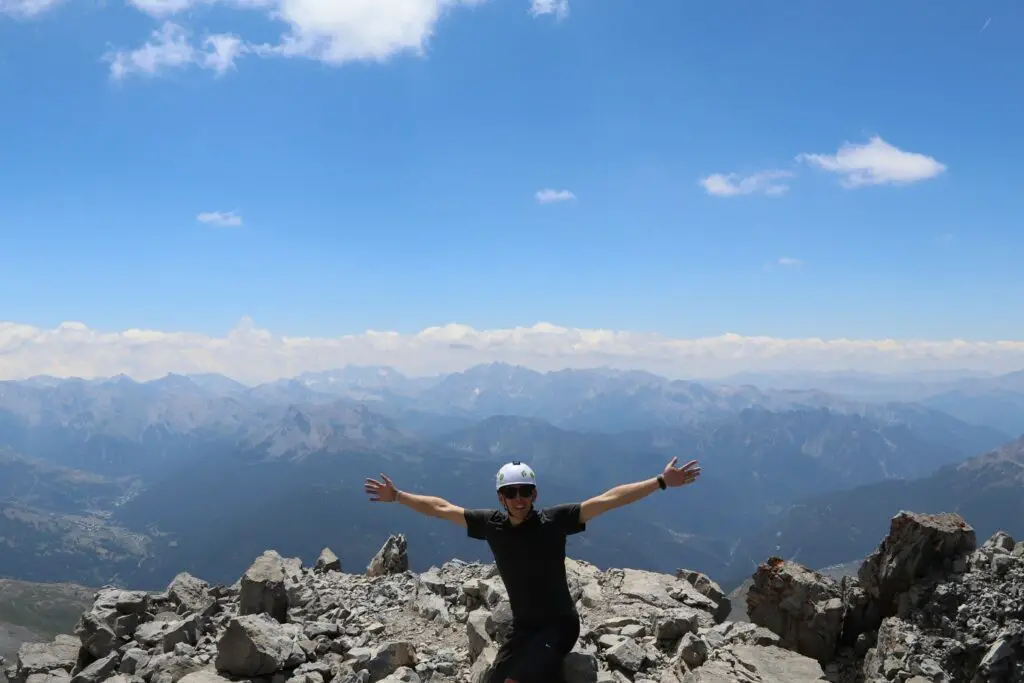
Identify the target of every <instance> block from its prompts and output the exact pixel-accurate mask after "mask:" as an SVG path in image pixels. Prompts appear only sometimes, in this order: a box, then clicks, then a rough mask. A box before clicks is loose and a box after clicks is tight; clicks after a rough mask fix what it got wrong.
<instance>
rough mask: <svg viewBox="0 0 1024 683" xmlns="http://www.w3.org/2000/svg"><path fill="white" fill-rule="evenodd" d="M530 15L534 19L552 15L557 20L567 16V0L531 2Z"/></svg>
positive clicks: (534, 0)
mask: <svg viewBox="0 0 1024 683" xmlns="http://www.w3.org/2000/svg"><path fill="white" fill-rule="evenodd" d="M530 14H532V15H533V16H535V17H539V16H543V15H545V14H553V15H555V17H556V18H557V19H565V18H566V17H567V16H569V0H532V1H531V3H530Z"/></svg>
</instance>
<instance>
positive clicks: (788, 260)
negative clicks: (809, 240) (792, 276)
mask: <svg viewBox="0 0 1024 683" xmlns="http://www.w3.org/2000/svg"><path fill="white" fill-rule="evenodd" d="M775 264H776V265H779V266H782V267H783V268H795V267H796V266H802V265H803V264H804V262H803V261H802V260H800V259H798V258H793V257H792V256H780V257H779V259H778V260H777V261H776V262H775Z"/></svg>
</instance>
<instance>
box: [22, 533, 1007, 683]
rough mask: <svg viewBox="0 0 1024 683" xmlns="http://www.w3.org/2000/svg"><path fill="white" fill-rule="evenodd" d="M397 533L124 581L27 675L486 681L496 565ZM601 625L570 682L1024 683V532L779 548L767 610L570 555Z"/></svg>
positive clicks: (26, 667)
mask: <svg viewBox="0 0 1024 683" xmlns="http://www.w3.org/2000/svg"><path fill="white" fill-rule="evenodd" d="M406 549H407V544H406V539H405V538H403V537H401V536H397V535H396V536H392V537H390V538H388V539H387V541H386V542H385V543H384V545H383V547H382V548H381V550H380V553H378V555H377V556H376V557H374V558H373V560H372V561H371V562H370V564H369V566H368V567H367V568H366V570H365V571H361V572H359V573H346V572H344V571H343V570H342V567H341V563H340V562H339V561H338V558H337V556H336V555H335V554H334V553H333V552H331V551H330V550H329V549H324V552H323V553H322V554H321V556H320V558H318V559H317V560H316V562H315V563H314V564H313V565H312V566H304V565H303V563H302V561H301V560H299V559H296V558H284V557H281V556H280V555H279V554H278V553H277V552H275V551H273V550H268V551H266V552H264V553H263V554H262V555H261V556H259V557H258V558H256V559H255V561H254V562H253V564H252V566H251V567H250V568H249V569H248V570H247V571H246V572H245V574H244V575H243V576H241V577H240V578H239V580H238V581H237V582H236V583H235V584H234V585H232V586H223V585H210V584H208V583H206V582H205V581H203V580H201V579H199V578H196V577H194V576H191V575H189V574H185V573H182V574H179V575H178V576H177V577H175V578H174V580H173V581H172V582H171V584H170V585H169V586H168V587H167V589H166V590H164V591H162V592H159V593H148V592H143V591H132V590H124V589H121V588H115V587H107V588H103V589H101V590H100V591H99V592H98V593H97V594H96V596H95V602H94V603H93V605H92V607H91V608H90V609H89V610H88V611H87V612H85V613H84V614H83V615H82V617H81V619H80V620H79V623H78V625H77V627H76V629H75V633H74V635H60V636H57V637H56V638H55V639H54V640H53V641H51V642H49V643H28V644H25V645H23V646H22V647H21V650H20V651H19V653H18V657H17V661H16V662H15V663H14V664H13V665H12V666H10V667H8V669H7V672H6V673H7V676H8V677H9V679H10V681H11V683H100V681H107V680H110V681H114V682H115V683H143V682H144V683H179V682H180V683H225V682H226V681H252V682H253V683H376V682H378V681H379V682H384V683H400V682H402V683H416V682H421V683H426V682H431V683H434V682H439V681H452V682H460V683H480V682H481V681H483V680H484V677H485V676H486V673H487V671H488V667H489V665H490V664H491V662H492V661H493V658H494V656H495V654H496V652H497V649H498V647H499V646H500V645H501V643H502V642H503V640H504V639H505V638H506V637H507V636H508V633H509V630H510V628H511V621H512V615H511V612H510V609H509V605H508V598H507V594H506V592H505V587H504V585H503V583H502V581H501V578H500V577H499V576H498V574H497V571H496V569H495V567H494V565H493V564H479V563H472V564H470V563H465V562H461V561H458V560H452V561H449V562H447V563H445V564H444V565H442V566H440V567H434V568H432V569H430V570H428V571H426V572H424V573H421V574H417V573H414V572H411V571H410V570H409V562H408V557H407V556H406ZM566 568H567V574H568V577H569V582H570V588H571V591H572V594H573V597H574V598H575V599H576V601H577V608H578V609H579V611H580V615H581V618H582V622H583V624H582V629H581V635H580V639H579V641H578V642H577V644H576V647H575V648H574V651H573V652H572V653H571V654H570V655H569V656H568V657H566V660H565V663H564V667H563V676H564V679H565V680H564V683H597V682H598V681H603V682H608V683H623V682H627V681H632V682H633V683H644V682H647V683H783V682H785V683H807V682H811V681H835V682H838V683H854V682H860V681H864V682H872V683H873V682H875V681H909V682H912V683H924V682H925V681H931V682H939V681H943V682H949V683H953V682H960V681H963V682H965V683H968V682H970V683H986V682H988V683H1010V682H1011V681H1022V680H1024V640H1022V637H1024V543H1015V542H1014V540H1013V539H1011V538H1010V537H1009V536H1007V535H1006V534H1002V533H1000V534H996V535H995V536H993V537H992V538H991V539H989V540H988V541H987V542H986V543H985V544H984V545H982V546H981V547H980V548H976V547H975V538H974V531H973V530H972V529H971V527H970V526H968V525H967V523H966V522H965V521H964V520H963V519H962V518H960V517H959V516H958V515H930V516H929V515H915V514H910V513H901V514H900V515H898V516H897V517H895V518H893V520H892V527H891V530H890V533H889V535H888V536H887V537H886V538H885V539H884V540H883V541H882V543H881V545H880V546H879V547H878V549H877V550H876V552H875V553H874V554H872V555H871V556H870V557H869V558H868V559H867V560H866V561H865V562H864V564H863V566H862V567H861V569H860V573H859V575H858V576H857V577H856V578H853V579H848V580H844V581H841V582H838V583H837V582H835V581H832V580H831V579H829V578H827V577H825V576H822V575H821V574H818V573H816V572H813V571H810V570H808V569H806V568H805V567H801V566H800V565H798V564H795V563H791V562H786V561H783V560H781V559H777V558H772V559H770V560H768V561H767V562H765V563H764V564H762V565H761V566H760V567H759V568H758V569H757V571H756V573H755V574H754V577H753V578H754V585H753V587H752V588H751V589H750V592H749V594H748V597H747V605H746V607H747V611H748V614H749V616H750V619H751V622H745V623H737V622H731V621H726V620H725V618H726V615H728V614H729V611H730V605H729V603H728V600H727V599H726V597H725V595H724V594H723V593H722V591H721V589H720V588H719V587H718V585H716V584H715V583H714V582H713V581H711V580H710V579H709V578H708V577H707V576H705V575H703V574H700V573H697V572H692V571H687V570H679V571H678V572H677V573H676V574H675V575H668V574H659V573H654V572H649V571H641V570H636V569H607V570H599V569H598V568H596V567H595V566H593V565H590V564H588V563H585V562H580V561H577V560H575V559H567V560H566Z"/></svg>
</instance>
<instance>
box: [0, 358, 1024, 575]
mask: <svg viewBox="0 0 1024 683" xmlns="http://www.w3.org/2000/svg"><path fill="white" fill-rule="evenodd" d="M977 391H980V390H977ZM981 393H984V392H981ZM979 405H980V404H979ZM985 415H988V414H987V413H986V414H985ZM1012 436H1013V435H1012V434H1010V433H1007V432H1004V431H1001V430H999V429H995V428H993V427H991V426H987V425H986V424H984V421H983V420H974V421H965V420H961V419H957V418H956V417H954V416H952V415H950V414H948V413H946V412H943V411H941V410H937V409H935V408H933V407H929V406H928V405H925V404H923V403H906V402H880V403H872V402H869V401H863V400H855V399H851V398H848V397H845V396H842V395H839V394H834V393H826V392H822V391H818V390H814V389H798V390H775V389H762V388H758V387H754V386H726V385H710V384H700V383H694V382H685V381H678V380H676V381H672V380H668V379H665V378H662V377H658V376H655V375H652V374H649V373H645V372H636V371H614V370H564V371H559V372H550V373H537V372H534V371H531V370H527V369H524V368H520V367H515V366H508V365H503V364H492V365H487V366H479V367H476V368H471V369H470V370H468V371H466V372H463V373H454V374H451V375H444V376H439V377H432V378H410V377H405V376H403V375H401V374H400V373H397V372H395V371H394V370H392V369H389V368H353V367H349V368H344V369H341V370H338V371H333V372H324V373H310V374H305V375H301V376H299V377H296V378H293V379H288V380H281V381H278V382H272V383H269V384H264V385H260V386H256V387H246V386H243V385H242V384H239V383H237V382H234V381H233V380H231V379H229V378H226V377H222V376H219V375H199V376H192V377H187V376H182V375H169V376H167V377H164V378H162V379H159V380H155V381H151V382H135V381H133V380H132V379H130V378H127V377H123V376H122V377H116V378H111V379H107V380H57V379H54V378H46V377H39V378H33V379H30V380H26V381H21V382H0V549H2V550H0V575H8V576H14V577H17V578H23V579H30V580H67V581H75V582H78V583H84V584H88V585H101V584H103V583H106V582H108V581H116V582H123V583H127V584H130V585H136V586H155V587H162V586H163V585H165V584H166V582H167V581H168V580H169V579H170V578H171V576H173V574H174V573H176V572H177V571H180V570H183V569H185V570H188V571H193V572H194V573H197V574H199V575H202V576H204V577H208V578H210V579H211V580H226V581H227V580H233V579H234V577H237V575H238V574H239V573H240V572H241V571H242V570H243V569H244V568H245V566H247V565H248V564H249V563H250V562H251V561H252V559H253V557H254V556H255V554H258V553H259V552H262V550H263V549H265V548H267V547H277V549H278V550H280V551H281V552H282V553H285V554H291V555H301V556H303V557H311V556H312V555H315V553H317V552H319V549H320V548H321V547H322V546H323V545H325V544H329V545H331V546H332V547H333V548H335V550H336V551H338V553H339V555H340V556H341V559H342V561H343V563H345V564H346V565H350V566H351V565H353V564H355V565H357V566H358V565H361V564H364V563H365V562H366V561H368V559H369V558H370V556H371V555H372V554H373V552H374V551H376V549H377V548H378V547H379V546H380V544H381V543H382V542H383V541H384V539H386V537H387V535H388V534H389V533H391V532H405V533H407V534H408V535H409V537H410V538H411V539H416V542H418V543H422V544H423V546H422V547H413V548H411V549H410V552H411V556H412V561H413V563H414V565H416V566H417V567H419V568H420V569H425V568H426V567H428V566H429V565H430V564H432V563H434V562H440V561H442V560H443V559H445V558H448V557H453V556H457V557H462V558H465V559H474V558H480V559H483V558H484V557H486V556H487V555H486V553H487V551H486V548H485V547H481V544H479V543H476V542H473V541H470V540H469V539H467V538H466V537H465V534H464V533H461V534H460V533H459V530H458V529H455V528H454V527H449V525H446V524H445V523H443V522H439V521H437V520H432V519H425V518H422V517H419V516H417V515H415V513H412V512H411V511H409V510H405V509H401V508H398V507H397V506H383V505H374V504H370V503H368V502H367V501H366V498H365V496H364V494H363V492H362V481H363V479H364V478H365V477H366V476H372V475H375V474H377V473H379V472H381V471H385V472H387V473H388V474H389V475H391V476H392V477H393V478H394V479H395V481H396V483H397V484H398V485H399V486H402V487H405V488H408V489H410V490H415V491H419V492H426V493H430V494H434V495H441V496H444V497H448V498H450V499H451V500H453V501H455V502H457V503H459V504H462V505H466V506H485V505H493V504H494V502H495V499H494V491H493V489H492V484H491V482H492V481H493V479H492V478H493V473H494V470H495V469H496V468H497V466H498V465H499V464H501V463H503V462H506V461H508V460H512V459H523V460H528V461H530V462H531V463H532V464H533V465H534V466H535V467H536V468H537V470H538V474H539V476H540V477H541V481H542V484H541V496H542V499H541V503H542V504H543V503H549V504H550V503H555V502H562V501H565V500H581V499H583V498H585V497H588V496H590V495H594V494H597V493H599V492H601V491H602V490H604V489H606V488H609V487H611V486H614V485H616V484H619V483H623V482H625V481H632V480H636V479H639V478H644V477H649V476H652V475H654V474H656V473H657V472H658V471H660V469H661V468H662V467H663V466H664V465H665V463H666V462H667V461H668V460H669V459H670V458H671V457H673V456H678V457H679V458H680V459H682V460H686V459H689V458H691V457H698V458H700V459H701V460H702V463H703V467H704V473H703V474H702V477H701V480H700V482H699V484H698V485H697V486H694V487H691V488H688V489H686V490H684V491H680V492H675V491H673V492H669V493H664V494H663V493H660V492H659V493H658V494H655V495H653V496H651V497H650V498H648V499H646V500H644V501H642V502H641V503H638V504H636V505H635V506H631V507H630V508H627V509H624V510H619V511H615V512H614V513H613V514H610V515H608V516H607V517H603V518H601V519H600V520H596V521H595V522H594V523H593V524H592V525H591V528H590V529H589V530H588V532H587V533H586V534H581V535H579V536H576V537H573V539H571V543H572V544H573V548H572V550H573V552H574V554H575V555H576V556H578V557H581V558H582V559H587V560H590V561H592V562H595V563H596V564H598V565H599V566H612V565H621V564H622V557H629V558H631V559H630V562H631V566H637V567H642V568H650V569H656V570H660V571H673V570H674V569H675V568H676V567H678V566H687V567H691V568H694V569H699V570H703V571H706V572H708V573H710V574H712V575H713V576H716V577H728V576H731V575H733V574H737V573H743V572H746V571H748V570H752V567H750V566H748V565H749V563H750V561H751V558H755V557H756V558H757V561H760V560H763V558H764V554H763V553H762V554H761V555H760V556H759V555H756V554H755V553H754V551H753V550H750V552H749V553H748V552H747V551H748V549H752V548H754V545H756V543H755V541H756V538H753V537H751V530H752V529H755V528H756V529H759V530H766V529H769V528H771V529H774V528H775V527H771V524H772V523H778V524H785V523H786V522H785V520H787V519H790V518H792V519H794V520H795V521H794V522H793V523H792V524H793V525H797V526H798V525H799V524H801V523H803V522H800V521H799V520H798V518H797V517H793V515H795V514H796V513H795V511H796V510H798V509H804V508H802V507H800V506H805V507H806V506H807V505H810V503H803V502H800V501H804V500H805V499H809V498H810V499H813V498H814V497H815V496H821V495H822V494H823V493H825V492H829V494H828V498H829V499H832V498H833V497H834V496H838V495H839V493H837V492H842V491H847V490H850V489H854V488H855V487H859V486H860V487H863V486H873V485H878V486H884V485H885V484H884V483H883V484H880V483H879V482H890V485H892V484H891V482H898V481H903V480H904V479H906V480H911V479H915V480H916V479H922V478H927V477H929V476H933V475H935V473H936V472H937V471H943V470H941V468H943V467H946V466H949V465H955V464H957V463H960V462H961V461H963V460H964V459H965V458H968V457H970V456H972V455H976V454H978V453H982V452H986V451H990V450H992V449H994V448H996V447H997V446H999V445H1001V444H1005V443H1007V442H1009V441H1010V440H1011V438H1012ZM970 488H971V487H970V486H967V487H966V489H964V490H967V489H970ZM1022 488H1024V487H1022ZM972 490H973V489H972ZM963 495H967V494H963ZM870 504H871V505H872V506H873V507H874V510H873V511H872V514H875V513H877V514H883V515H885V518H886V519H887V518H888V516H891V514H894V513H895V512H896V510H897V509H898V508H899V507H902V506H903V503H902V502H901V500H900V498H899V497H892V498H886V499H884V500H882V499H873V500H872V502H871V503H870ZM935 504H939V505H941V504H943V501H941V500H940V501H936V503H935ZM851 505H854V506H855V505H856V502H851ZM908 506H910V505H908ZM912 507H915V508H917V509H926V508H927V507H928V506H927V505H923V504H921V503H919V502H915V503H914V505H912ZM975 517H977V518H981V519H984V515H979V514H978V513H976V512H975V513H972V518H975ZM779 528H782V527H779ZM785 528H786V529H787V532H789V531H788V530H792V529H796V527H794V526H789V527H785ZM766 533H767V532H766ZM794 533H795V535H796V536H797V537H799V532H798V531H795V532H794ZM865 533H866V536H867V537H869V538H871V539H874V540H877V538H878V537H879V532H877V530H876V531H867V532H865ZM814 543H815V544H816V545H815V548H818V547H819V546H820V547H821V548H827V547H828V543H829V540H828V539H826V538H822V539H820V540H816V541H814ZM838 545H839V546H842V544H841V543H839V544H838ZM856 547H857V546H856V543H851V544H848V548H849V552H851V553H852V554H853V555H852V556H860V554H862V553H860V552H859V551H857V552H854V549H855V548H856ZM800 552H808V551H807V550H806V548H804V549H802V550H800ZM814 552H819V551H818V550H815V551H814ZM820 554H821V556H822V557H826V556H827V557H832V555H833V554H834V553H831V552H830V551H827V550H824V549H823V550H821V551H820ZM847 559H851V557H843V558H839V559H835V560H828V561H827V562H823V563H832V562H839V561H844V560H847Z"/></svg>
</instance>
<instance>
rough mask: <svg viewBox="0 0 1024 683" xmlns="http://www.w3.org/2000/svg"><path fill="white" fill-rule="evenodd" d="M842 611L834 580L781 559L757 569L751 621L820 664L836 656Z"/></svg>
mask: <svg viewBox="0 0 1024 683" xmlns="http://www.w3.org/2000/svg"><path fill="white" fill-rule="evenodd" d="M843 612H844V610H843V601H842V599H841V593H840V591H839V586H837V585H836V583H835V582H834V581H832V580H831V579H829V578H827V577H824V576H822V575H821V574H818V573H817V572H812V571H810V570H808V569H806V568H805V567H802V566H801V565H799V564H795V563H790V562H785V561H783V560H781V559H778V558H772V559H770V560H769V561H768V562H765V563H762V564H761V565H760V566H758V568H757V572H756V573H755V574H754V584H753V585H752V586H751V587H750V591H749V592H748V593H747V614H749V615H750V621H751V622H752V623H754V624H757V625H758V626H764V627H765V628H767V629H768V630H770V631H772V632H773V633H776V634H778V636H779V637H780V638H781V642H780V644H781V645H782V647H786V648H789V649H792V650H795V651H796V652H799V653H800V654H802V655H805V656H807V657H811V658H813V659H816V660H818V661H821V662H827V661H831V659H832V657H833V655H834V654H835V651H836V644H837V643H838V642H839V636H840V634H841V632H842V628H843Z"/></svg>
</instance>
